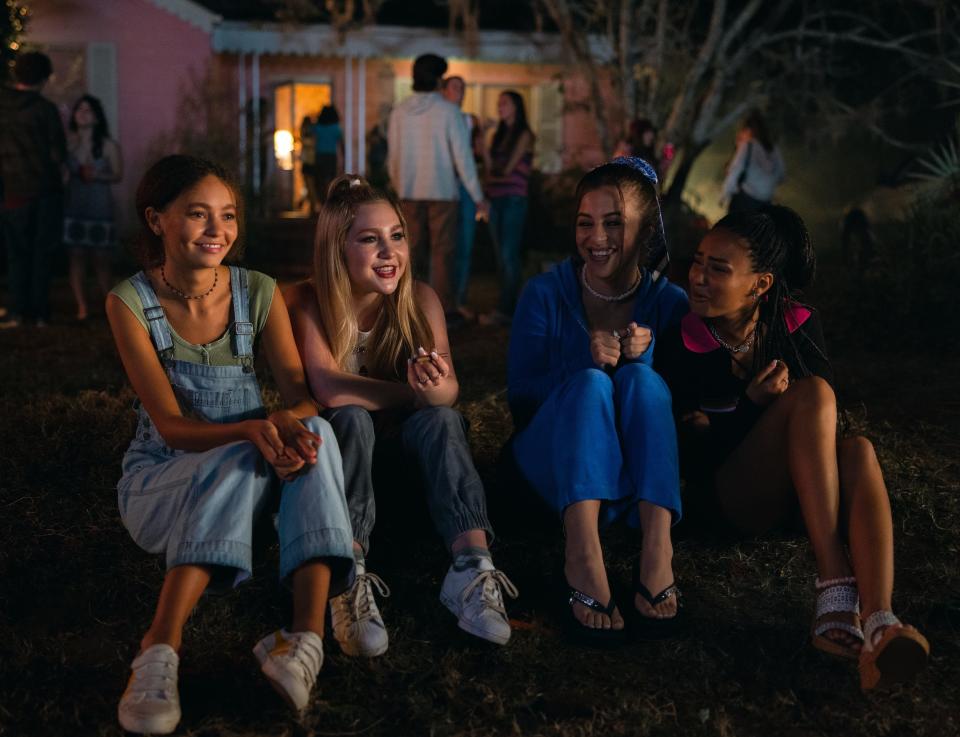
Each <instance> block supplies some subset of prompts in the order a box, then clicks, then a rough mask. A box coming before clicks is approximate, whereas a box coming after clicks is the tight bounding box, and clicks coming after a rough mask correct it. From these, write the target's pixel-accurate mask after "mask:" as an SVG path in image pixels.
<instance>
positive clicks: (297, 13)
mask: <svg viewBox="0 0 960 737" xmlns="http://www.w3.org/2000/svg"><path fill="white" fill-rule="evenodd" d="M382 2H383V0H276V2H275V5H276V6H277V9H276V16H277V18H278V20H282V21H285V22H288V23H304V22H308V21H312V20H315V19H317V18H326V19H328V20H329V22H330V25H332V26H333V27H334V28H336V29H337V31H338V32H339V33H340V34H341V35H342V34H343V33H345V32H346V31H347V30H349V29H350V28H352V27H355V26H360V25H367V24H370V23H373V22H375V21H376V19H377V11H378V10H379V9H380V5H381V4H382Z"/></svg>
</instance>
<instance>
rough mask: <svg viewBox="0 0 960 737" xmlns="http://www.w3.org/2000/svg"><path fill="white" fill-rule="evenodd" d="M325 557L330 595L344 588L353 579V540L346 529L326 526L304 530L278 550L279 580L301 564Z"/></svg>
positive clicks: (286, 576)
mask: <svg viewBox="0 0 960 737" xmlns="http://www.w3.org/2000/svg"><path fill="white" fill-rule="evenodd" d="M318 558H320V559H324V562H326V563H327V564H328V565H329V566H330V568H331V576H330V595H331V596H336V594H338V593H340V592H342V591H344V590H346V589H347V588H348V587H349V586H350V584H351V583H352V582H353V566H354V560H353V539H352V537H351V535H350V533H349V531H348V530H345V529H342V528H339V527H328V528H326V529H321V530H312V531H311V532H307V533H304V534H303V535H301V536H300V537H298V538H297V539H296V540H291V541H290V542H289V543H287V544H286V545H285V546H284V547H283V549H282V550H281V551H280V580H282V581H285V580H286V579H287V578H288V577H289V576H290V574H292V573H293V572H294V571H295V570H296V569H297V568H299V567H300V566H302V565H303V564H304V563H306V562H307V561H310V560H315V559H318Z"/></svg>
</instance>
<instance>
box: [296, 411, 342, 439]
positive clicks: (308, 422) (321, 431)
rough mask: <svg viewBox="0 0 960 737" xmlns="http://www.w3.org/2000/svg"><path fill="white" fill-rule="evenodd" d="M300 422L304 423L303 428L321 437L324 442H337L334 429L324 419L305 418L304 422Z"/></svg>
mask: <svg viewBox="0 0 960 737" xmlns="http://www.w3.org/2000/svg"><path fill="white" fill-rule="evenodd" d="M300 422H302V423H303V426H304V427H305V428H307V429H308V430H309V431H310V432H312V433H315V434H316V435H319V436H320V439H321V440H323V441H324V442H327V441H330V442H334V443H335V442H336V437H335V436H334V434H333V427H331V425H330V423H329V422H327V421H326V420H325V419H323V418H322V417H316V416H314V417H304V418H303V419H302V420H300Z"/></svg>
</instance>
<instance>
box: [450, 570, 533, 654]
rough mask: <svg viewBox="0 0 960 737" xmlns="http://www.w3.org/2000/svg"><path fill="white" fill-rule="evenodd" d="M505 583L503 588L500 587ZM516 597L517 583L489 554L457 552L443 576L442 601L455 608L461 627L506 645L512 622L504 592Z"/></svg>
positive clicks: (453, 610) (451, 608)
mask: <svg viewBox="0 0 960 737" xmlns="http://www.w3.org/2000/svg"><path fill="white" fill-rule="evenodd" d="M501 587H502V591H501ZM504 591H505V592H506V593H507V595H508V596H510V597H511V598H513V599H516V598H517V596H518V592H517V587H516V586H514V585H513V582H512V581H511V580H510V579H509V578H507V576H506V574H505V573H504V572H503V571H498V570H497V569H496V568H494V566H493V561H492V560H491V559H490V558H489V557H488V556H473V557H469V558H468V557H466V556H462V555H460V556H457V558H456V559H455V560H454V561H453V564H452V565H451V566H450V570H448V571H447V575H446V577H445V578H444V579H443V586H442V587H441V588H440V601H441V602H443V605H444V606H445V607H446V608H447V609H449V610H450V611H451V612H453V614H454V616H455V617H456V618H457V624H458V625H459V626H460V629H462V630H464V631H465V632H469V633H470V634H471V635H476V636H477V637H481V638H483V639H484V640H489V641H490V642H494V643H496V644H497V645H506V644H507V640H509V639H510V622H509V620H508V619H507V610H506V609H505V608H504V604H503V592H504Z"/></svg>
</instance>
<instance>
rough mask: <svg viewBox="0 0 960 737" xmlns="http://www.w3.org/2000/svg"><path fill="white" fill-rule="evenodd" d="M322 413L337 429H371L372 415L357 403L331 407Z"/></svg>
mask: <svg viewBox="0 0 960 737" xmlns="http://www.w3.org/2000/svg"><path fill="white" fill-rule="evenodd" d="M324 414H325V415H326V419H327V421H328V422H329V423H330V424H331V425H333V426H334V427H335V428H337V429H338V430H339V429H340V428H343V429H359V430H369V431H371V432H372V431H373V417H371V416H370V412H368V411H367V410H366V409H364V408H363V407H360V406H359V405H356V404H346V405H344V406H342V407H333V408H331V409H328V410H327V411H326V412H325V413H324Z"/></svg>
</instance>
